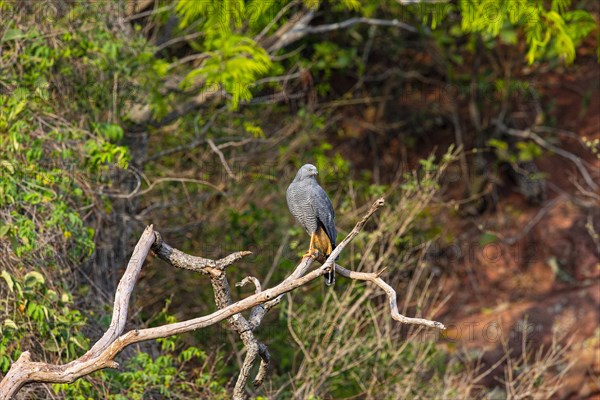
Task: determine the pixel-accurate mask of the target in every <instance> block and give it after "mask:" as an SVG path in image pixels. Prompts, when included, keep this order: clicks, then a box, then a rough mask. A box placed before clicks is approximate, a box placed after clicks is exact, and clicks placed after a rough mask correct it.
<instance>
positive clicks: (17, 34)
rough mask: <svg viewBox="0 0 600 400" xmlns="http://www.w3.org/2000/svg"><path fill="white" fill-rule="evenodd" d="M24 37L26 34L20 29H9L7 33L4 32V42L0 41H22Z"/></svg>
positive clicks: (0, 41)
mask: <svg viewBox="0 0 600 400" xmlns="http://www.w3.org/2000/svg"><path fill="white" fill-rule="evenodd" d="M24 37H25V34H24V33H23V32H22V31H21V30H19V29H7V30H6V32H4V36H2V40H0V43H3V42H8V41H11V40H16V39H22V38H24Z"/></svg>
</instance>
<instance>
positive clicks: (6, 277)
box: [0, 225, 15, 292]
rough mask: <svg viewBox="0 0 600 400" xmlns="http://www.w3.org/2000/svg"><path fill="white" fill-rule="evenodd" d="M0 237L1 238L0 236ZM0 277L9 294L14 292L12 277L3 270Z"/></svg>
mask: <svg viewBox="0 0 600 400" xmlns="http://www.w3.org/2000/svg"><path fill="white" fill-rule="evenodd" d="M5 226H6V225H5ZM0 237H1V235H0ZM0 276H1V277H2V278H4V280H5V281H6V284H7V285H8V289H9V290H10V291H11V292H13V291H14V287H15V283H14V282H13V280H12V277H11V276H10V274H9V273H8V272H6V271H5V270H2V272H1V273H0Z"/></svg>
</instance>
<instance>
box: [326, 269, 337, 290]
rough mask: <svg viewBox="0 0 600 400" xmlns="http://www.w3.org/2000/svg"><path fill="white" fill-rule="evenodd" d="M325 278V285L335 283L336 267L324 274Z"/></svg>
mask: <svg viewBox="0 0 600 400" xmlns="http://www.w3.org/2000/svg"><path fill="white" fill-rule="evenodd" d="M323 277H324V278H325V286H333V285H334V283H335V267H334V268H333V269H332V270H331V271H329V272H326V273H325V275H323Z"/></svg>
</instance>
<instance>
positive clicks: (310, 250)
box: [302, 233, 317, 260]
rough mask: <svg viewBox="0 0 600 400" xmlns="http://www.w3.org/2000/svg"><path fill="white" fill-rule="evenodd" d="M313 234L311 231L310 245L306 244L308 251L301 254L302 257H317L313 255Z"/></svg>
mask: <svg viewBox="0 0 600 400" xmlns="http://www.w3.org/2000/svg"><path fill="white" fill-rule="evenodd" d="M315 236H316V235H315V234H314V233H313V234H312V235H310V245H309V246H308V251H307V252H306V254H305V255H303V256H302V258H304V257H312V258H314V259H315V260H316V259H317V258H316V256H315Z"/></svg>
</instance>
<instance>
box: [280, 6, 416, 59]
mask: <svg viewBox="0 0 600 400" xmlns="http://www.w3.org/2000/svg"><path fill="white" fill-rule="evenodd" d="M313 18H314V12H313V11H311V12H309V13H307V14H306V15H305V16H304V17H302V18H301V19H300V20H298V22H297V23H296V24H295V25H294V27H293V28H292V29H290V30H289V31H287V32H285V33H284V34H283V35H281V36H280V37H279V39H278V40H277V41H276V42H275V43H274V44H273V45H271V47H269V52H270V53H273V52H276V51H277V50H279V49H282V48H284V47H286V46H289V45H290V44H292V43H294V42H297V41H298V40H300V39H302V38H303V37H305V36H306V35H310V34H316V33H324V32H331V31H336V30H340V29H345V28H348V27H351V26H353V25H356V24H366V25H375V26H391V27H396V28H401V29H404V30H406V31H409V32H417V29H416V28H415V27H413V26H411V25H409V24H407V23H404V22H400V21H398V20H397V19H392V20H389V19H377V18H366V17H355V18H350V19H347V20H345V21H341V22H336V23H333V24H325V25H316V26H310V25H308V23H309V22H310V21H311V20H312V19H313Z"/></svg>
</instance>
